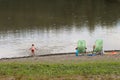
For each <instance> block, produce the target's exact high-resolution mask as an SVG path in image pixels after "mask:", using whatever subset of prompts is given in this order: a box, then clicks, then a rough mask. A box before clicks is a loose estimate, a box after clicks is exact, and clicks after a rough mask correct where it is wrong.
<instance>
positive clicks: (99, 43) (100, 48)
mask: <svg viewBox="0 0 120 80" xmlns="http://www.w3.org/2000/svg"><path fill="white" fill-rule="evenodd" d="M93 53H94V54H99V53H103V40H102V39H97V40H96V42H95V47H94V49H93Z"/></svg>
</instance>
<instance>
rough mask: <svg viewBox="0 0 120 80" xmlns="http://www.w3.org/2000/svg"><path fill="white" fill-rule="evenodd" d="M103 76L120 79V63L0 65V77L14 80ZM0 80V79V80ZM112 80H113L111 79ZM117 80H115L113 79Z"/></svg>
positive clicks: (71, 78) (28, 63) (14, 63)
mask: <svg viewBox="0 0 120 80" xmlns="http://www.w3.org/2000/svg"><path fill="white" fill-rule="evenodd" d="M96 75H97V76H98V77H101V76H103V75H104V77H105V79H103V80H107V79H108V80H109V79H110V78H111V75H113V76H116V75H117V76H118V77H119V79H120V62H119V61H118V62H114V61H112V62H107V61H106V62H97V61H96V62H95V61H94V62H80V63H75V64H74V63H52V64H50V63H30V62H27V63H25V62H24V63H19V62H5V63H4V62H2V63H0V76H1V77H8V78H9V77H11V76H13V77H14V78H15V80H39V79H43V80H46V79H55V80H57V79H58V80H59V79H61V78H65V80H79V79H76V77H81V78H83V77H84V78H83V79H82V80H84V79H85V78H90V77H92V78H95V76H96ZM0 80H2V79H0ZM95 80H97V79H95ZM112 80H114V79H112ZM115 80H117V79H115Z"/></svg>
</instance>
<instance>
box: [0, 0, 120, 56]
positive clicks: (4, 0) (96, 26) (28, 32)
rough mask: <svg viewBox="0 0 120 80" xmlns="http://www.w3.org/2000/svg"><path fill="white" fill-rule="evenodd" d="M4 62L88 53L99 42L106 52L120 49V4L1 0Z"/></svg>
mask: <svg viewBox="0 0 120 80" xmlns="http://www.w3.org/2000/svg"><path fill="white" fill-rule="evenodd" d="M0 11H1V12H0V47H1V48H0V58H6V57H19V56H28V55H30V50H29V48H30V47H31V45H32V44H33V43H34V44H35V46H36V48H37V49H38V50H37V51H36V55H42V54H54V53H68V52H74V51H75V47H76V46H77V41H78V40H85V41H86V44H87V51H92V47H93V45H94V43H95V41H96V40H97V39H103V41H104V45H103V47H104V50H119V49H120V47H119V46H120V42H119V41H120V37H119V35H120V14H119V13H120V1H119V0H0Z"/></svg>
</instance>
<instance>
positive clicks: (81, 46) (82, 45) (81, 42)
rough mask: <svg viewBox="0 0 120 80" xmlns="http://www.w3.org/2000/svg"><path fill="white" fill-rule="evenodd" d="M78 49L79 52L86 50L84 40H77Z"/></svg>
mask: <svg viewBox="0 0 120 80" xmlns="http://www.w3.org/2000/svg"><path fill="white" fill-rule="evenodd" d="M77 47H78V51H79V52H85V51H86V41H85V40H79V41H78V43H77Z"/></svg>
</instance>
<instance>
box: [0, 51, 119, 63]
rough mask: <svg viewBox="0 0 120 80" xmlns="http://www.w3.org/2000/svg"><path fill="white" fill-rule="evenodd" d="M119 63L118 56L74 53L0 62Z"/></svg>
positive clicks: (2, 60)
mask: <svg viewBox="0 0 120 80" xmlns="http://www.w3.org/2000/svg"><path fill="white" fill-rule="evenodd" d="M96 60H98V61H102V60H104V61H105V60H107V61H112V60H114V61H120V54H115V55H107V54H105V55H102V56H101V55H97V56H87V55H84V56H81V55H79V56H75V53H70V54H69V53H67V54H62V55H61V54H57V55H42V56H41V55H36V56H26V57H15V58H3V59H0V62H53V63H55V62H57V63H64V62H65V61H67V62H71V61H73V62H84V61H96Z"/></svg>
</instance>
